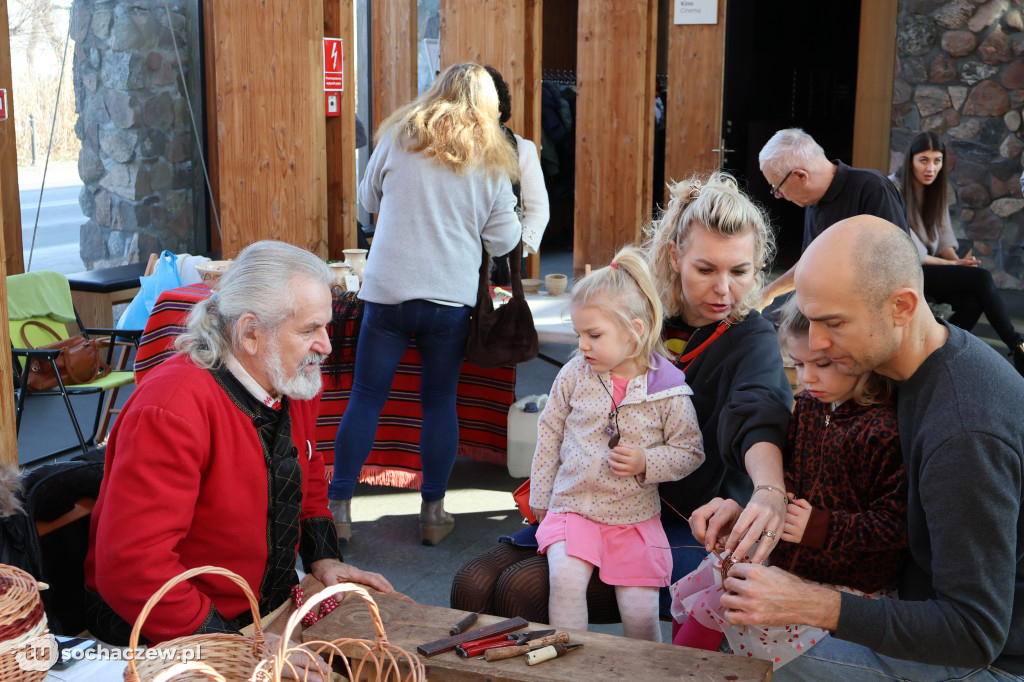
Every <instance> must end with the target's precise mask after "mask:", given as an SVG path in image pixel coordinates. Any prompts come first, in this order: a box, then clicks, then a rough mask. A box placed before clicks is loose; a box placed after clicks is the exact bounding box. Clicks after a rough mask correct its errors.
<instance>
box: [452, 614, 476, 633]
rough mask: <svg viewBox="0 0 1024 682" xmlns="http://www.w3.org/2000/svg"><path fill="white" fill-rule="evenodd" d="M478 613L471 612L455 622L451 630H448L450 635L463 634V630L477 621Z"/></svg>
mask: <svg viewBox="0 0 1024 682" xmlns="http://www.w3.org/2000/svg"><path fill="white" fill-rule="evenodd" d="M476 617H477V614H476V613H470V614H468V615H467V616H466V617H465V618H463V619H462V620H460V621H459V622H458V623H456V624H455V627H453V628H452V629H451V630H449V631H448V634H449V635H461V634H462V633H463V632H465V631H466V630H468V629H469V628H470V627H472V626H473V623H475V622H476Z"/></svg>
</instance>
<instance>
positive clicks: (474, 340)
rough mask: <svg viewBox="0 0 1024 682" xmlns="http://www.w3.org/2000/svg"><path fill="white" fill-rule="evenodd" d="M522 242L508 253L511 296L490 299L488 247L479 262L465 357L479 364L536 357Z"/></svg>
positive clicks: (490, 365)
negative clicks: (525, 289) (500, 300)
mask: <svg viewBox="0 0 1024 682" xmlns="http://www.w3.org/2000/svg"><path fill="white" fill-rule="evenodd" d="M522 259H523V246H522V244H516V246H515V248H513V249H512V251H511V252H510V253H509V254H508V265H509V270H510V271H511V275H512V298H510V299H509V300H508V301H506V302H505V303H504V304H503V305H500V306H498V307H497V308H495V307H494V303H493V301H492V299H491V288H490V281H489V280H490V269H491V259H490V258H489V257H488V256H487V251H486V249H485V250H484V253H483V263H482V264H481V265H480V288H479V289H478V290H477V294H476V307H474V308H473V315H472V317H471V318H470V320H469V336H468V337H466V360H467V361H468V362H472V363H473V364H474V365H476V366H478V367H485V368H494V367H504V366H506V365H515V364H518V363H520V362H526V361H527V360H532V359H533V358H535V357H537V353H539V352H540V342H539V341H538V340H537V328H536V327H534V325H533V313H531V312H530V306H529V304H528V303H527V302H526V294H525V293H524V292H523V282H522V274H521V269H522Z"/></svg>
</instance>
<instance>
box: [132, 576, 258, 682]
mask: <svg viewBox="0 0 1024 682" xmlns="http://www.w3.org/2000/svg"><path fill="white" fill-rule="evenodd" d="M203 573H208V574H211V575H220V576H224V577H225V578H228V579H229V580H231V581H232V582H233V583H235V584H236V585H238V586H239V587H240V588H241V589H242V591H243V592H245V596H246V597H247V598H248V599H249V609H250V610H251V611H252V619H253V624H254V625H255V631H254V633H253V635H252V636H251V637H246V636H243V635H235V634H223V633H210V634H203V635H188V636H186V637H179V638H177V639H172V640H168V641H166V642H161V643H160V644H157V645H155V646H154V647H150V648H155V649H163V650H171V651H174V652H176V653H175V655H174V656H170V657H168V659H167V660H160V657H156V658H146V659H143V660H141V661H136V659H135V657H134V656H133V654H132V652H135V651H138V646H139V634H140V633H141V632H142V624H143V623H145V622H146V618H147V617H148V616H149V612H150V611H152V610H153V607H154V606H156V605H157V603H158V602H159V601H160V600H161V599H162V598H163V597H164V595H166V594H167V593H168V592H169V591H170V590H171V589H172V588H173V587H174V586H175V585H177V584H178V583H181V582H183V581H186V580H188V579H190V578H194V577H195V576H197V575H201V574H203ZM128 647H129V652H128V656H129V659H128V667H127V668H126V669H125V671H124V679H125V682H141V681H142V680H146V681H147V682H155V681H156V680H157V679H158V678H159V679H160V680H168V679H172V678H173V679H175V680H190V681H192V680H195V681H200V680H208V679H210V674H209V672H208V671H206V670H205V668H211V669H213V670H214V671H216V674H217V675H219V677H220V679H222V680H226V682H246V681H247V680H248V679H249V678H250V676H251V675H252V673H253V670H255V669H256V666H257V665H258V664H259V663H260V661H262V660H263V659H265V658H267V657H268V656H269V655H270V650H269V649H268V647H267V643H266V640H265V639H264V638H263V629H262V625H261V623H260V609H259V604H258V603H257V602H256V597H254V596H253V593H252V590H250V589H249V585H248V584H247V583H246V582H245V580H244V579H243V578H242V577H241V576H239V575H237V574H235V573H232V572H231V571H229V570H227V569H224V568H218V567H216V566H200V567H198V568H193V569H191V570H189V571H185V572H184V573H182V574H181V575H179V576H177V577H174V578H171V579H170V580H168V581H167V582H166V583H164V586H163V587H161V588H160V589H159V590H157V591H156V593H155V594H154V595H153V596H152V597H150V598H149V601H147V602H146V605H145V606H144V607H143V608H142V612H141V613H140V614H139V617H138V619H136V621H135V626H134V627H133V628H132V634H131V638H130V639H129V641H128ZM186 649H189V650H192V651H193V653H195V652H196V650H198V652H199V654H200V655H197V656H195V659H196V660H200V659H201V660H202V663H204V664H205V665H203V666H190V665H185V666H181V667H178V668H177V670H178V671H179V672H178V673H175V674H174V675H171V674H170V670H169V669H170V668H172V667H174V666H175V664H180V659H181V658H182V656H181V652H183V651H184V650H186ZM164 672H166V673H167V675H166V676H164V675H161V673H164ZM215 679H216V678H215Z"/></svg>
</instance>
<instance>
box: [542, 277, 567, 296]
mask: <svg viewBox="0 0 1024 682" xmlns="http://www.w3.org/2000/svg"><path fill="white" fill-rule="evenodd" d="M568 284H569V278H568V277H567V276H565V275H546V276H545V277H544V288H545V289H547V290H548V296H561V295H562V294H564V293H565V289H566V287H567V286H568Z"/></svg>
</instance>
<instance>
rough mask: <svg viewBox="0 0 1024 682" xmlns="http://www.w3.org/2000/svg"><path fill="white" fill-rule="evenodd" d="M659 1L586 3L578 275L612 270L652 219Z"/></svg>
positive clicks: (579, 112)
mask: <svg viewBox="0 0 1024 682" xmlns="http://www.w3.org/2000/svg"><path fill="white" fill-rule="evenodd" d="M657 4H658V2H657V0H628V1H626V0H581V2H580V4H579V19H578V29H577V31H578V36H577V42H576V82H577V86H578V93H577V97H576V103H577V104H576V213H575V226H574V235H575V248H574V252H573V270H574V272H576V273H581V272H582V271H583V265H584V264H585V263H600V264H602V265H603V264H605V263H607V262H608V261H609V260H610V259H611V257H612V256H613V255H614V254H615V251H616V250H617V249H619V248H621V247H623V246H625V245H626V244H629V243H631V242H634V241H635V240H636V239H637V238H638V237H639V235H640V229H641V226H642V225H643V222H644V221H645V220H649V219H650V217H651V215H650V214H651V205H650V202H651V183H652V175H653V170H654V169H653V159H652V155H653V145H652V144H651V139H652V134H653V133H652V130H653V127H654V77H655V69H654V67H655V60H654V58H653V57H652V56H649V53H650V52H654V51H656V50H657V23H656V21H655V19H656V17H657Z"/></svg>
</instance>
